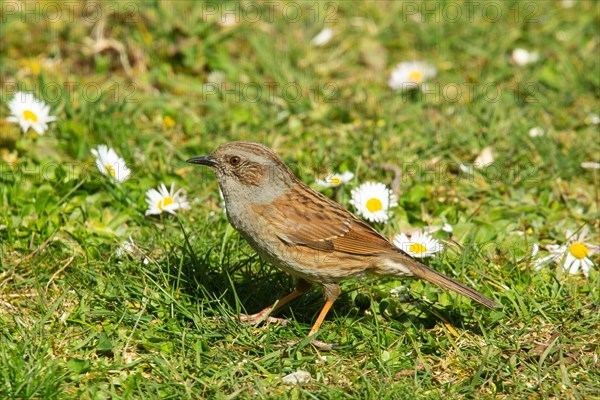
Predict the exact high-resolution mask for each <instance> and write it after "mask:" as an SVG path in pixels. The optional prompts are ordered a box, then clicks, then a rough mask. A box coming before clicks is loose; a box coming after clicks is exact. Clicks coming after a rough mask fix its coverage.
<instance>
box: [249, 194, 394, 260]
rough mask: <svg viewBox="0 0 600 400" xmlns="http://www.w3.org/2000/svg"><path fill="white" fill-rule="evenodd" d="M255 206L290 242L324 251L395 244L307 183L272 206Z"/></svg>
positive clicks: (370, 250) (367, 250) (373, 249)
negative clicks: (274, 222)
mask: <svg viewBox="0 0 600 400" xmlns="http://www.w3.org/2000/svg"><path fill="white" fill-rule="evenodd" d="M255 210H256V211H257V212H259V213H260V214H262V215H263V217H264V218H265V219H267V220H271V221H274V220H276V221H277V223H276V224H273V227H274V228H275V230H276V235H277V237H278V238H279V239H280V240H281V241H283V242H284V243H286V244H289V245H300V246H307V247H310V248H313V249H316V250H321V251H340V252H344V253H352V254H361V255H371V254H375V253H380V252H381V251H383V250H385V249H386V247H393V246H392V245H391V244H390V242H388V241H387V240H386V239H385V238H384V237H383V236H381V235H380V234H379V233H378V232H377V231H375V230H374V229H373V228H371V227H370V226H369V225H367V224H366V223H365V222H363V221H362V220H360V219H358V218H357V217H355V216H354V215H353V214H352V213H350V212H349V211H347V210H345V209H344V208H342V207H341V206H340V205H339V204H338V203H336V202H334V201H333V200H331V199H329V198H328V197H325V196H323V195H322V194H320V193H318V192H315V191H314V190H312V189H310V188H309V187H307V186H304V185H302V186H300V185H297V186H294V187H293V188H292V189H291V190H290V191H289V192H287V193H286V194H285V195H284V196H281V197H279V198H278V199H276V200H275V201H274V202H273V203H271V204H270V205H269V206H266V207H265V206H264V205H263V206H260V207H256V208H255Z"/></svg>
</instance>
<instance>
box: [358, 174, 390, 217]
mask: <svg viewBox="0 0 600 400" xmlns="http://www.w3.org/2000/svg"><path fill="white" fill-rule="evenodd" d="M350 204H352V205H353V206H354V207H355V208H356V211H357V212H358V214H360V215H362V216H363V217H365V218H366V219H367V220H369V221H371V222H387V221H388V219H389V215H388V209H389V208H391V207H396V206H397V205H398V199H397V197H396V195H395V194H394V193H392V191H391V190H390V189H388V188H387V187H386V186H385V185H384V184H383V183H380V182H366V183H363V184H362V185H360V186H359V187H357V188H354V189H352V199H350Z"/></svg>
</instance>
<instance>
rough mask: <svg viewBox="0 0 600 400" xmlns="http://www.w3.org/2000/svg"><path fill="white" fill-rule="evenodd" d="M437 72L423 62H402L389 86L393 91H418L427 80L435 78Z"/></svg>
mask: <svg viewBox="0 0 600 400" xmlns="http://www.w3.org/2000/svg"><path fill="white" fill-rule="evenodd" d="M436 74H437V70H436V69H435V68H434V67H432V66H431V65H429V64H427V63H426V62H423V61H407V62H401V63H400V64H398V65H397V66H396V68H394V70H393V71H392V74H391V76H390V79H389V81H388V85H389V86H390V87H391V88H392V89H393V90H412V89H418V88H419V87H420V86H421V85H422V84H423V82H425V81H426V80H427V79H430V78H433V77H435V75H436Z"/></svg>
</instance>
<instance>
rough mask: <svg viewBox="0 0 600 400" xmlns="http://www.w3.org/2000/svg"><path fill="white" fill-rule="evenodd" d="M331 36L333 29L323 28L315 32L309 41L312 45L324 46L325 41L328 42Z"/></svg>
mask: <svg viewBox="0 0 600 400" xmlns="http://www.w3.org/2000/svg"><path fill="white" fill-rule="evenodd" d="M332 37H333V29H331V28H325V29H323V30H322V31H321V32H319V33H318V34H317V36H315V37H314V38H312V40H311V41H310V44H312V45H313V46H317V47H318V46H325V45H326V44H327V43H329V41H330V40H331V38H332Z"/></svg>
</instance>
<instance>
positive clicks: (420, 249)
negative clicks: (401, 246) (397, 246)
mask: <svg viewBox="0 0 600 400" xmlns="http://www.w3.org/2000/svg"><path fill="white" fill-rule="evenodd" d="M408 250H410V252H411V253H413V254H421V253H425V252H426V251H427V248H426V247H425V246H423V245H422V244H421V243H413V244H411V245H410V247H409V248H408Z"/></svg>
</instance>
